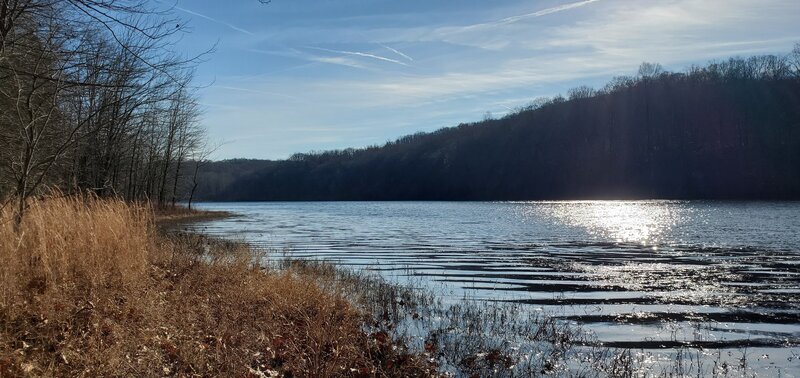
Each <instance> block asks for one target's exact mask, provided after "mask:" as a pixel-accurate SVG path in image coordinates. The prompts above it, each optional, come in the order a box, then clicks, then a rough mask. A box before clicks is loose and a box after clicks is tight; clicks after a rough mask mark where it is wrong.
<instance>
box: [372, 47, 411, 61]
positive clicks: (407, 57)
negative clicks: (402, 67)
mask: <svg viewBox="0 0 800 378" xmlns="http://www.w3.org/2000/svg"><path fill="white" fill-rule="evenodd" d="M378 44H379V45H380V46H381V47H383V48H385V49H387V50H389V51H391V52H393V53H395V54H397V55H400V56H402V57H403V58H405V59H408V60H409V61H411V62H413V61H414V58H412V57H410V56H408V55H406V54H405V53H403V52H402V51H399V50H397V49H394V48H392V47H389V46H386V45H384V44H383V43H380V42H378Z"/></svg>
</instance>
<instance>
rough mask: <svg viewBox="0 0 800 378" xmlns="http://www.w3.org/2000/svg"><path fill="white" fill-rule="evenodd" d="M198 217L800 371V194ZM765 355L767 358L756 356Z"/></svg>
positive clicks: (673, 342) (344, 261) (327, 206)
mask: <svg viewBox="0 0 800 378" xmlns="http://www.w3.org/2000/svg"><path fill="white" fill-rule="evenodd" d="M200 207H202V208H204V209H209V210H226V211H231V212H234V213H236V214H239V215H240V216H238V217H234V218H229V219H223V220H217V221H212V222H208V223H204V224H199V225H195V226H193V227H195V228H199V229H203V230H205V231H206V232H208V233H211V234H215V235H222V236H226V237H233V238H240V239H244V240H246V241H248V242H251V243H255V244H258V245H262V246H265V247H268V248H271V249H276V250H280V251H282V253H287V254H289V255H291V256H293V257H296V258H315V259H316V258H319V259H325V260H329V261H333V262H335V263H337V264H340V265H342V266H349V267H355V268H368V269H374V270H377V271H380V272H381V274H383V275H385V276H386V277H388V278H391V279H393V280H401V281H402V280H408V281H409V282H415V283H419V282H422V283H423V284H425V285H427V286H430V287H431V288H433V289H435V290H436V291H438V292H440V293H444V294H445V295H446V296H450V297H451V298H454V299H457V298H462V297H464V296H467V297H471V298H478V299H483V300H498V301H516V302H520V303H526V304H529V305H530V306H531V311H544V312H547V313H550V314H554V315H556V316H559V317H561V318H563V319H565V320H568V321H573V322H576V323H580V324H582V325H584V326H585V328H587V329H589V330H590V331H592V332H594V333H595V334H596V336H597V338H598V340H599V341H600V342H601V343H603V345H608V346H615V347H624V348H635V349H646V350H659V349H661V350H668V349H672V348H677V347H680V346H685V345H690V346H695V347H702V348H704V349H729V348H739V349H741V348H743V347H746V348H748V349H749V350H751V351H752V353H756V354H758V355H760V356H761V357H759V359H760V360H762V359H763V360H764V361H762V362H763V363H764V364H765V365H766V366H770V365H775V366H781V367H784V368H788V371H789V372H792V371H793V370H795V369H800V360H798V358H797V357H798V356H800V202H775V203H772V202H694V201H689V202H686V201H576V202H297V203H204V204H201V205H200ZM764 356H767V357H764Z"/></svg>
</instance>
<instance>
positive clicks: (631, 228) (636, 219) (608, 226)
mask: <svg viewBox="0 0 800 378" xmlns="http://www.w3.org/2000/svg"><path fill="white" fill-rule="evenodd" d="M553 205H554V206H553V207H552V212H551V215H552V216H554V217H556V218H558V219H559V220H561V221H562V222H565V223H567V224H570V225H573V226H578V227H582V228H584V229H586V230H587V231H588V232H589V233H590V234H592V235H594V236H596V237H599V238H603V239H607V240H610V241H615V242H625V243H639V244H646V245H657V244H659V243H660V242H661V241H662V239H663V237H664V236H665V235H666V234H667V233H668V232H669V231H670V230H671V229H672V228H673V227H674V226H675V225H676V223H677V222H679V221H680V220H681V214H679V213H678V210H677V208H676V207H675V206H669V203H668V202H656V201H633V202H631V201H581V202H563V203H554V204H553Z"/></svg>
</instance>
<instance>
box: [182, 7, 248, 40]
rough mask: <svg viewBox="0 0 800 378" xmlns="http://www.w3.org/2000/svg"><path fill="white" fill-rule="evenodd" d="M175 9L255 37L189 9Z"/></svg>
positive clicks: (238, 28)
mask: <svg viewBox="0 0 800 378" xmlns="http://www.w3.org/2000/svg"><path fill="white" fill-rule="evenodd" d="M175 9H177V10H179V11H181V12H186V13H188V14H191V15H193V16H197V17H200V18H204V19H206V20H209V21H211V22H215V23H218V24H220V25H225V26H227V27H229V28H231V29H233V30H236V31H238V32H240V33H244V34H247V35H255V34H253V33H252V32H251V31H249V30H245V29H242V28H240V27H238V26H236V25H233V24H230V23H227V22H225V21H220V20H217V19H216V18H213V17H210V16H206V15H204V14H202V13H197V12H195V11H193V10H189V9H186V8H181V7H179V6H175Z"/></svg>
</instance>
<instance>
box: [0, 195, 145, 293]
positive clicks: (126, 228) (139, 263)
mask: <svg viewBox="0 0 800 378" xmlns="http://www.w3.org/2000/svg"><path fill="white" fill-rule="evenodd" d="M12 219H13V214H12V211H11V210H10V209H5V210H3V211H2V212H0V222H2V223H1V224H0V261H2V265H0V290H1V291H0V293H2V296H1V297H0V306H1V307H2V308H5V309H8V308H16V307H18V306H14V305H16V304H19V303H21V301H22V302H23V303H24V302H25V301H29V300H33V299H35V296H40V295H48V294H51V293H52V292H56V291H80V292H83V293H84V294H85V295H86V296H87V297H91V295H92V293H93V292H94V291H95V290H99V289H107V288H111V287H121V286H130V287H133V286H136V285H137V284H141V283H142V278H143V277H144V276H146V274H147V264H148V257H149V256H148V253H149V252H150V251H151V250H152V247H153V238H152V227H150V221H149V220H150V219H151V217H150V212H149V211H148V209H147V208H145V207H144V206H137V205H128V204H125V203H124V202H121V201H100V200H92V199H88V200H86V199H81V198H69V197H67V198H64V197H61V198H52V199H48V200H43V201H31V203H30V207H29V208H28V210H27V213H26V215H25V217H24V218H23V220H22V223H21V224H20V225H19V226H16V225H15V224H14V222H13V221H12Z"/></svg>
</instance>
